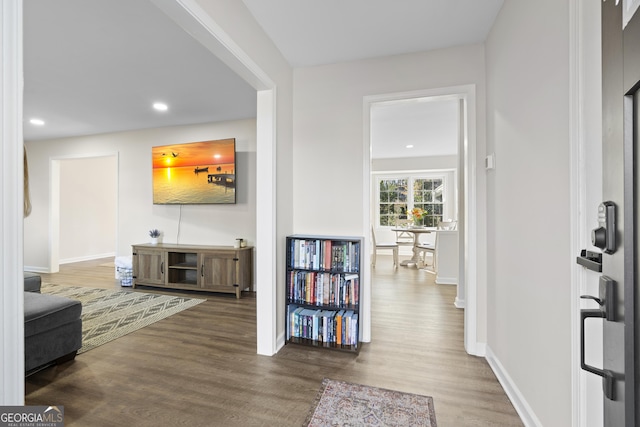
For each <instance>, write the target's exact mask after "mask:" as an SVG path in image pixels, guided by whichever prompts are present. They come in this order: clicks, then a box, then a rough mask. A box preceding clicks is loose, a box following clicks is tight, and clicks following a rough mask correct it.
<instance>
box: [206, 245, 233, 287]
mask: <svg viewBox="0 0 640 427" xmlns="http://www.w3.org/2000/svg"><path fill="white" fill-rule="evenodd" d="M200 256H201V257H202V258H201V264H200V265H201V267H200V268H201V271H200V275H201V277H200V284H201V286H202V288H204V289H211V290H213V291H215V290H217V291H220V292H231V291H233V292H235V293H239V291H240V288H239V287H238V286H237V285H238V282H237V273H236V269H237V268H238V266H237V264H238V261H237V260H238V258H237V257H236V253H235V252H230V251H220V252H216V251H212V252H207V253H204V254H201V255H200ZM234 285H236V286H234Z"/></svg>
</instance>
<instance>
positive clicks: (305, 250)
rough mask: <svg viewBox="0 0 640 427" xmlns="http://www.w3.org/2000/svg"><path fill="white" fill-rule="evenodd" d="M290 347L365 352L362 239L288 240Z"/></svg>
mask: <svg viewBox="0 0 640 427" xmlns="http://www.w3.org/2000/svg"><path fill="white" fill-rule="evenodd" d="M286 250H287V256H286V262H287V272H286V282H287V283H286V285H287V288H286V292H285V294H286V302H285V306H286V313H285V315H286V318H285V325H286V343H287V344H300V345H307V346H313V347H320V348H329V349H335V350H343V351H351V352H358V351H360V319H361V317H362V313H361V312H360V295H361V287H360V286H361V280H360V275H361V273H360V272H361V268H362V265H361V259H362V252H361V251H362V237H340V236H311V235H292V236H288V237H287V241H286Z"/></svg>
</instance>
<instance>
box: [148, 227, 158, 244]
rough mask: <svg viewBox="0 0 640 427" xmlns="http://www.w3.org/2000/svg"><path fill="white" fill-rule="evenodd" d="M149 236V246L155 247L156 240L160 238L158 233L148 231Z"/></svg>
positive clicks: (155, 230)
mask: <svg viewBox="0 0 640 427" xmlns="http://www.w3.org/2000/svg"><path fill="white" fill-rule="evenodd" d="M149 236H150V237H151V244H152V245H155V244H157V243H158V238H159V237H160V231H159V230H157V229H155V228H154V229H153V230H149Z"/></svg>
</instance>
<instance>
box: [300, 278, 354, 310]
mask: <svg viewBox="0 0 640 427" xmlns="http://www.w3.org/2000/svg"><path fill="white" fill-rule="evenodd" d="M359 280H360V278H359V276H358V275H357V274H343V273H326V272H316V271H306V270H291V271H290V272H289V277H288V281H289V289H288V295H289V297H288V298H289V301H290V302H296V303H304V304H312V305H337V306H340V307H348V306H356V305H358V303H359V300H360V295H359V291H358V289H359Z"/></svg>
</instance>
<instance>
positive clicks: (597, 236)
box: [591, 202, 616, 254]
mask: <svg viewBox="0 0 640 427" xmlns="http://www.w3.org/2000/svg"><path fill="white" fill-rule="evenodd" d="M598 226H599V227H598V228H596V229H594V230H593V231H592V232H591V243H592V244H593V246H595V247H597V248H600V249H602V250H603V251H604V253H606V254H612V253H614V252H615V251H616V205H615V203H613V202H602V203H600V205H599V206H598Z"/></svg>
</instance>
